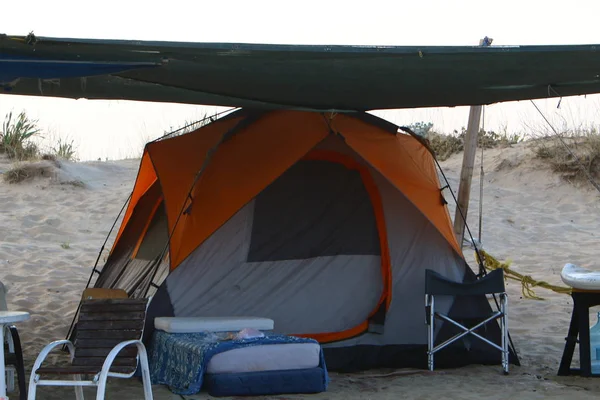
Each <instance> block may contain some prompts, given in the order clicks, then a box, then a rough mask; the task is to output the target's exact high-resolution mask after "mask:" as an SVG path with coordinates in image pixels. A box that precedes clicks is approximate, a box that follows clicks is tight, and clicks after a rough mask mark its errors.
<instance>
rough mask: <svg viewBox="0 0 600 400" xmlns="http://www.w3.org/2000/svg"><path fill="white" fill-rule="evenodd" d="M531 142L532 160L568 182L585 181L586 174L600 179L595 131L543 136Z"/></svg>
mask: <svg viewBox="0 0 600 400" xmlns="http://www.w3.org/2000/svg"><path fill="white" fill-rule="evenodd" d="M561 139H562V141H561ZM531 143H532V144H531V146H532V148H533V152H534V154H535V157H536V158H538V159H540V160H543V161H545V162H546V163H548V164H549V165H550V168H551V169H552V171H554V172H557V173H559V174H560V175H561V176H562V177H563V178H565V179H567V180H569V181H572V182H582V181H585V180H586V179H587V178H588V174H589V175H591V176H592V178H594V179H598V178H600V134H599V133H598V132H597V131H596V130H593V129H592V130H587V131H577V132H567V133H566V134H564V135H563V136H562V137H561V138H559V137H556V136H545V137H541V138H538V139H535V140H533V141H532V142H531Z"/></svg>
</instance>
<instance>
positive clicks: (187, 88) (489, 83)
mask: <svg viewBox="0 0 600 400" xmlns="http://www.w3.org/2000/svg"><path fill="white" fill-rule="evenodd" d="M599 48H600V45H573V46H570V45H569V46H492V47H476V46H464V47H463V46H461V47H455V46H444V47H431V46H421V47H420V46H410V47H390V46H384V47H378V46H325V45H322V46H304V45H303V46H299V45H266V44H235V43H177V42H149V41H122V40H89V39H56V38H36V37H34V36H32V35H30V36H27V37H16V36H6V35H0V93H12V94H22V95H34V96H54V97H67V98H87V99H126V100H141V101H159V102H176V103H189V104H204V105H217V106H232V107H254V108H292V109H293V108H297V109H309V110H337V111H353V110H358V111H367V110H374V109H393V108H416V107H438V106H461V105H478V104H490V103H495V102H501V101H511V100H523V99H537V98H547V97H559V96H570V95H581V94H591V93H598V92H600V52H599V51H598V49H599ZM18 62H20V63H24V64H23V65H25V64H27V65H29V66H33V67H35V68H37V70H42V69H43V68H44V65H47V63H53V68H54V69H55V70H59V69H60V68H61V66H63V65H68V67H69V68H70V71H71V72H70V75H69V76H65V73H61V74H59V73H58V72H57V74H58V75H56V76H55V77H53V76H48V74H47V73H45V74H40V75H39V76H38V75H36V74H35V73H33V74H32V73H31V68H29V73H28V74H25V73H23V74H22V75H23V76H10V79H9V78H8V76H9V75H11V74H8V72H6V71H8V70H9V67H8V66H9V65H12V67H13V68H12V69H11V71H14V70H15V65H16V64H14V63H18ZM80 64H81V66H82V67H81V68H80V69H79V70H78V69H77V66H78V65H80ZM90 64H96V68H91V69H90V68H88V69H86V68H87V67H89V66H90ZM119 65H121V66H123V69H122V70H118V71H116V72H115V71H114V69H115V68H117V69H119V67H118V66H119ZM84 66H87V67H86V68H84ZM138 66H139V67H138ZM33 67H32V68H33ZM35 68H34V69H35ZM3 69H4V70H5V73H4V74H3V73H2V70H3ZM16 69H17V70H23V71H25V70H26V69H27V68H25V67H21V66H19V67H18V68H16ZM98 71H100V72H98ZM101 71H112V72H101ZM12 75H15V74H14V72H13V73H12ZM17 75H19V74H17ZM3 76H4V78H2V77H3Z"/></svg>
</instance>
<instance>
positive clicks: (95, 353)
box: [28, 298, 152, 400]
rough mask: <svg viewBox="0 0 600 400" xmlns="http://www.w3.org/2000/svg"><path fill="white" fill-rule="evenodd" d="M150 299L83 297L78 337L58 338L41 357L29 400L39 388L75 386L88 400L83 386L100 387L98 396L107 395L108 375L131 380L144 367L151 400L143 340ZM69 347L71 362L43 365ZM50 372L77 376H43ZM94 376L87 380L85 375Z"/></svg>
mask: <svg viewBox="0 0 600 400" xmlns="http://www.w3.org/2000/svg"><path fill="white" fill-rule="evenodd" d="M147 305H148V299H126V298H109V299H106V298H100V299H94V298H92V299H88V298H84V299H83V300H82V303H81V308H80V310H79V319H78V323H77V330H76V332H75V335H74V337H75V339H74V340H73V342H71V341H70V340H57V341H55V342H52V343H50V344H49V345H47V346H46V347H45V348H44V349H43V350H42V351H41V352H40V354H39V356H38V357H37V359H36V361H35V364H34V365H33V369H32V372H31V377H30V380H29V397H28V398H29V399H30V400H33V399H35V395H36V389H37V386H40V385H42V386H74V387H75V394H76V398H77V400H83V389H82V387H83V386H95V387H97V393H96V399H97V400H100V399H104V396H105V392H106V381H107V378H108V377H115V378H131V377H132V376H133V375H134V374H135V371H136V369H137V367H138V364H139V366H140V367H141V372H142V380H143V384H144V398H145V399H146V400H151V399H152V386H151V383H150V370H149V367H148V356H147V353H146V348H145V347H144V344H143V343H142V342H141V338H142V333H143V328H144V320H145V316H146V307H147ZM62 345H66V346H67V348H68V350H69V353H70V355H71V364H70V365H67V366H63V367H42V363H43V362H44V360H45V359H46V357H47V356H48V354H49V353H50V352H51V351H52V350H53V349H54V348H56V347H58V346H62ZM46 375H62V376H65V375H66V376H72V380H49V379H41V377H42V376H46ZM82 375H87V376H91V377H92V378H91V380H82V379H81V376H82Z"/></svg>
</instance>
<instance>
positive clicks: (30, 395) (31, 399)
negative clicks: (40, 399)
mask: <svg viewBox="0 0 600 400" xmlns="http://www.w3.org/2000/svg"><path fill="white" fill-rule="evenodd" d="M35 377H36V374H35V371H32V372H31V376H30V377H29V390H28V391H27V400H35V391H36V389H37V382H36V379H35Z"/></svg>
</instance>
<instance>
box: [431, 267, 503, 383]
mask: <svg viewBox="0 0 600 400" xmlns="http://www.w3.org/2000/svg"><path fill="white" fill-rule="evenodd" d="M488 294H497V295H499V297H500V310H499V311H496V312H492V313H491V314H489V313H488V314H487V315H482V316H481V318H477V322H476V323H474V325H473V326H471V327H467V326H465V325H463V324H464V322H463V323H460V322H458V321H456V320H455V319H452V318H450V317H449V316H448V315H444V314H442V313H440V312H438V311H436V309H435V297H436V296H482V295H488ZM507 306H508V296H507V294H506V291H505V287H504V271H503V270H502V269H497V270H494V271H492V272H490V273H489V274H487V275H486V276H484V277H483V278H480V279H478V280H476V281H473V282H464V283H463V282H456V281H452V280H450V279H447V278H445V277H444V276H442V275H440V274H439V273H437V272H435V271H432V270H429V269H428V270H426V271H425V309H426V312H427V324H428V325H429V326H428V330H427V365H428V367H429V370H430V371H433V368H434V354H435V353H437V352H438V351H440V350H442V349H444V348H445V347H447V346H449V345H450V344H451V343H454V342H456V341H457V340H459V339H462V338H463V337H465V336H467V335H472V336H474V337H476V338H478V339H480V340H482V341H484V342H486V343H487V344H489V345H490V346H492V347H494V348H496V349H497V350H499V351H501V352H502V369H503V371H504V374H508V328H507V320H506V309H507ZM438 319H439V320H443V321H445V322H447V323H450V324H452V325H454V326H456V327H457V328H459V329H460V332H459V333H458V334H456V335H454V336H453V337H451V338H449V339H447V340H445V341H444V342H442V343H440V344H438V345H435V325H436V324H435V322H436V320H438ZM495 320H499V321H500V330H501V343H500V344H497V343H494V342H492V341H490V340H488V339H487V338H485V337H483V336H481V335H480V334H478V333H477V330H478V329H480V328H482V327H484V326H485V325H486V324H488V323H490V322H492V321H495Z"/></svg>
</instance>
